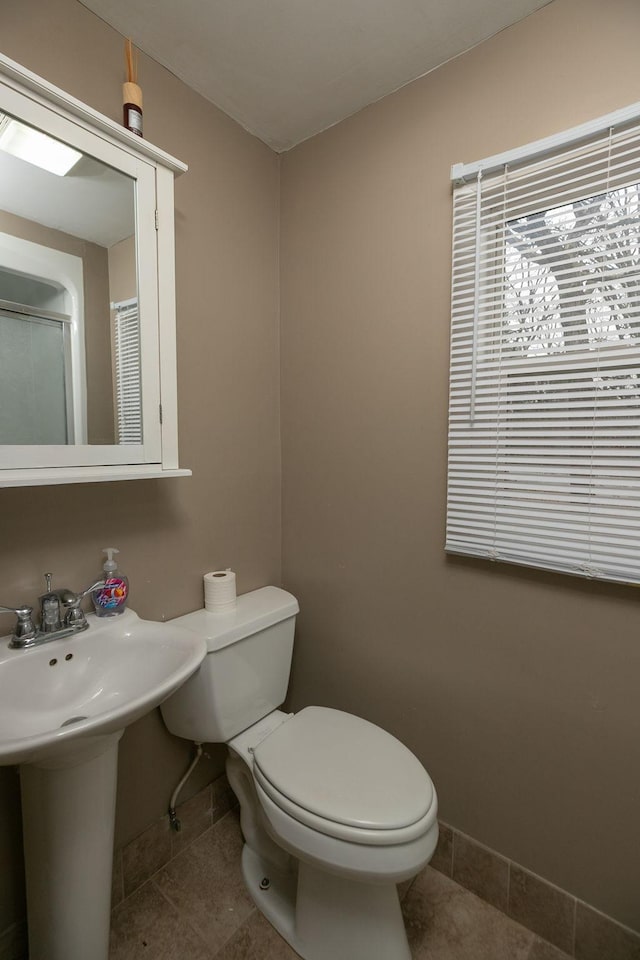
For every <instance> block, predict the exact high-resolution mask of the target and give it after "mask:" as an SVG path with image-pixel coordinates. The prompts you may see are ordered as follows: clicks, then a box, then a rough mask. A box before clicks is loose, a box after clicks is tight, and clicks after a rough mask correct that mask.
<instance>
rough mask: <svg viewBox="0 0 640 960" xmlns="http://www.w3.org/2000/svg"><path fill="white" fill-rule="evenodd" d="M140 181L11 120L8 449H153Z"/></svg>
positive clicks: (4, 282)
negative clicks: (144, 342)
mask: <svg viewBox="0 0 640 960" xmlns="http://www.w3.org/2000/svg"><path fill="white" fill-rule="evenodd" d="M135 225H136V181H135V179H134V178H133V177H131V176H129V175H127V174H126V173H123V172H122V171H120V170H116V169H114V168H113V167H111V166H109V165H107V164H106V163H104V162H103V161H102V160H99V159H96V158H95V157H93V156H91V155H89V154H87V153H84V152H81V151H79V150H76V149H70V148H69V146H68V145H67V144H64V143H63V142H62V141H61V140H59V139H58V138H56V137H52V136H50V135H49V134H45V133H43V132H42V131H40V130H38V129H36V128H35V127H33V126H31V125H30V124H27V123H25V122H24V121H23V120H21V119H19V118H18V117H16V116H13V115H11V114H9V113H0V444H15V445H38V444H46V445H51V444H53V445H59V444H65V445H66V444H103V445H104V444H107V445H111V444H126V443H134V444H141V443H142V441H143V436H142V397H141V378H140V335H139V324H138V320H139V318H138V306H137V305H138V284H137V264H136V237H135Z"/></svg>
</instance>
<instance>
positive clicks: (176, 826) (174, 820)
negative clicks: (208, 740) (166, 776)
mask: <svg viewBox="0 0 640 960" xmlns="http://www.w3.org/2000/svg"><path fill="white" fill-rule="evenodd" d="M193 745H194V747H195V748H196V755H195V757H194V758H193V760H192V761H191V763H190V764H189V769H188V770H187V772H186V773H185V775H184V776H183V778H182V780H181V781H180V783H179V784H178V786H177V787H176V788H175V790H174V791H173V793H172V794H171V799H170V800H169V825H170V826H171V829H172V830H175V832H176V833H179V832H180V830H181V829H182V824H181V823H180V821H179V820H178V816H177V814H176V806H177V803H178V796H179V794H180V791H181V790H182V788H183V787H184V785H185V783H186V782H187V780H188V779H189V777H190V776H191V774H192V773H193V771H194V770H195V768H196V766H197V764H198V761H199V759H200V757H201V756H202V752H203V751H202V744H201V743H196V742H195V741H194V744H193Z"/></svg>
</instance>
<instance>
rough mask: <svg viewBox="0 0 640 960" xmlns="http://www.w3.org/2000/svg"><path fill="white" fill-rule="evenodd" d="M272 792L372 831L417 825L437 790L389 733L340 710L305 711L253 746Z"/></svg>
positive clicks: (310, 809) (334, 819)
mask: <svg viewBox="0 0 640 960" xmlns="http://www.w3.org/2000/svg"><path fill="white" fill-rule="evenodd" d="M253 758H254V763H255V765H256V767H257V768H258V770H259V771H260V773H261V774H262V776H263V777H265V778H266V779H267V780H268V781H269V782H270V783H271V784H272V785H273V786H274V787H275V789H276V790H277V791H278V792H279V793H280V794H282V795H284V796H285V797H287V798H288V799H289V800H291V801H292V802H293V803H295V804H296V805H297V806H299V807H301V808H303V809H304V810H308V811H310V812H311V813H313V814H316V815H317V816H319V817H322V818H323V819H325V820H329V821H333V822H335V823H342V824H347V825H349V826H353V827H360V828H362V829H369V830H396V829H401V828H403V827H407V826H409V825H410V824H413V823H416V822H417V821H418V820H420V819H421V818H423V817H424V816H425V814H426V813H427V811H428V810H429V809H430V808H431V805H432V802H433V798H434V790H433V784H432V783H431V779H430V777H429V775H428V773H427V771H426V770H425V769H424V767H423V766H422V764H421V763H420V761H419V760H418V759H417V757H415V756H414V755H413V754H412V753H411V751H410V750H408V749H407V747H405V746H404V744H402V743H400V741H399V740H396V738H395V737H393V736H391V734H390V733H387V732H386V731H385V730H382V729H381V728H380V727H377V726H375V724H373V723H369V722H368V721H367V720H362V719H361V718H360V717H354V716H352V715H351V714H349V713H343V712H342V711H340V710H332V709H330V708H328V707H305V709H304V710H301V711H300V713H297V714H295V715H294V716H293V717H292V718H291V719H290V720H287V721H286V722H285V723H283V724H281V725H280V726H279V727H278V728H277V729H276V730H275V731H274V732H273V733H271V734H270V735H269V736H268V737H267V738H266V739H265V740H263V741H262V742H261V743H260V744H258V746H257V747H256V748H255V750H254V753H253Z"/></svg>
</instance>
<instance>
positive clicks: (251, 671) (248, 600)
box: [160, 587, 299, 743]
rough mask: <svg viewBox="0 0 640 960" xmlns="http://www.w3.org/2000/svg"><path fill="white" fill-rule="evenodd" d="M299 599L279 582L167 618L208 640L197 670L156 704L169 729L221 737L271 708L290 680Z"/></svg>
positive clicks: (202, 738) (206, 739) (203, 739)
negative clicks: (230, 603) (219, 607)
mask: <svg viewBox="0 0 640 960" xmlns="http://www.w3.org/2000/svg"><path fill="white" fill-rule="evenodd" d="M298 610H299V607H298V601H297V600H296V598H295V597H293V596H292V595H291V594H290V593H287V592H286V591H285V590H280V589H279V588H278V587H262V588H261V589H260V590H253V591H252V592H251V593H244V594H242V596H240V597H238V599H237V602H236V605H235V607H233V608H232V609H231V610H229V611H228V612H226V613H219V612H213V611H208V610H195V611H194V612H193V613H187V614H185V616H183V617H177V618H176V619H175V620H173V621H172V622H173V623H177V624H179V625H180V626H181V627H186V628H187V629H188V630H192V631H193V632H194V633H197V634H198V635H199V636H201V637H204V638H205V640H206V641H207V655H206V656H205V658H204V660H203V662H202V664H201V666H200V668H199V670H198V671H197V672H196V673H195V674H193V676H192V677H190V678H189V680H187V682H186V683H184V684H183V685H182V686H181V687H180V688H179V689H178V690H177V691H176V693H174V694H172V696H170V697H169V699H168V700H165V702H164V703H163V704H162V705H161V708H160V709H161V711H162V716H163V718H164V722H165V724H166V725H167V728H168V729H169V730H170V731H171V733H175V734H176V735H177V736H179V737H185V738H186V739H187V740H195V741H196V742H198V743H226V741H227V740H230V739H231V738H232V737H235V736H236V734H238V733H240V732H241V731H242V730H246V728H247V727H250V726H251V724H252V723H256V722H257V721H258V720H260V719H261V718H262V717H264V716H266V715H267V714H268V713H271V711H272V710H276V709H277V708H278V707H279V706H280V705H281V704H282V702H283V700H284V698H285V696H286V693H287V686H288V684H289V672H290V669H291V656H292V654H293V634H294V630H295V620H296V614H297V613H298Z"/></svg>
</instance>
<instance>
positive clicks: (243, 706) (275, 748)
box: [162, 587, 438, 960]
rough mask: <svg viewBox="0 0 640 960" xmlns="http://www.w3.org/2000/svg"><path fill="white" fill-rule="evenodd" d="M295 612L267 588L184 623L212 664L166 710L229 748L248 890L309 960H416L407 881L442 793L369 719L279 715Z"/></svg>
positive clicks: (429, 850)
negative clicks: (405, 909)
mask: <svg viewBox="0 0 640 960" xmlns="http://www.w3.org/2000/svg"><path fill="white" fill-rule="evenodd" d="M297 611H298V608H297V602H296V601H295V598H293V597H291V595H290V594H287V593H285V591H282V590H278V589H277V588H275V587H265V588H263V589H262V590H257V591H254V592H253V593H252V594H245V595H244V596H241V597H239V598H238V605H237V608H236V610H234V611H232V612H227V613H224V614H219V613H210V612H207V611H204V610H199V611H195V612H194V613H193V614H187V616H185V617H180V618H179V622H180V623H181V625H182V626H185V627H188V628H189V629H193V630H196V631H197V632H198V633H200V634H201V635H203V636H205V637H207V641H208V645H209V652H210V653H211V654H212V656H207V657H205V661H204V663H203V665H202V667H201V668H200V670H199V671H198V673H197V674H196V675H194V677H192V678H191V680H189V681H187V683H186V684H185V685H184V686H183V687H182V688H181V689H180V690H179V691H178V692H177V693H176V694H174V695H173V696H172V697H171V698H170V699H169V700H168V701H166V702H165V704H163V706H162V712H163V716H164V719H165V722H166V724H167V727H168V728H169V730H171V731H172V732H174V733H176V734H178V735H180V736H186V737H188V738H189V739H192V740H195V741H197V742H212V741H214V742H225V743H226V744H227V746H228V748H229V757H228V760H227V775H228V778H229V782H230V784H231V787H232V788H233V790H234V792H235V793H236V796H237V797H238V800H239V803H240V820H241V827H242V832H243V835H244V840H245V844H244V848H243V853H242V871H243V876H244V880H245V883H246V885H247V889H248V891H249V893H250V895H251V897H252V898H253V900H254V902H255V904H256V906H257V907H258V909H260V910H261V912H262V913H263V914H264V915H265V916H266V917H267V919H268V920H270V922H271V923H272V924H273V926H274V927H275V928H276V929H277V930H278V931H279V932H280V933H281V934H282V936H283V937H284V938H285V939H286V940H287V941H288V942H289V943H290V944H291V946H292V947H293V948H294V949H295V950H296V951H297V952H298V953H299V954H300V955H301V956H302V957H303V958H305V960H409V958H410V953H409V947H408V943H407V938H406V934H405V930H404V925H403V921H402V915H401V912H400V905H399V900H398V895H397V888H396V884H397V883H399V882H400V881H403V880H407V879H409V878H411V877H413V876H415V875H416V874H417V873H418V872H419V871H420V870H421V869H422V868H423V867H424V866H425V865H426V864H427V863H428V862H429V860H430V859H431V856H432V854H433V851H434V849H435V846H436V843H437V838H438V825H437V819H436V818H437V798H436V792H435V789H434V786H433V783H432V782H431V779H430V777H429V775H428V773H427V772H426V770H425V769H424V767H423V766H422V764H421V763H420V762H419V761H418V759H417V758H416V757H415V756H414V755H413V754H412V753H411V751H409V750H408V749H407V748H406V747H405V746H404V745H403V744H402V743H400V741H399V740H397V739H396V738H395V737H393V736H392V735H391V734H389V733H387V732H386V731H384V730H382V729H381V728H380V727H377V726H375V725H374V724H372V723H369V722H368V721H367V720H364V719H361V718H359V717H355V716H353V715H351V714H348V713H344V712H342V711H340V710H334V709H330V708H327V707H316V706H311V707H306V708H304V709H303V710H301V711H300V712H299V713H296V714H286V713H283V712H282V711H281V710H279V709H278V708H279V706H280V704H281V703H282V700H283V699H284V696H285V692H286V684H287V682H288V676H289V669H290V663H291V652H292V648H293V627H294V623H295V614H296V613H297ZM283 681H284V683H283ZM239 701H241V702H239ZM276 701H277V702H276Z"/></svg>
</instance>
